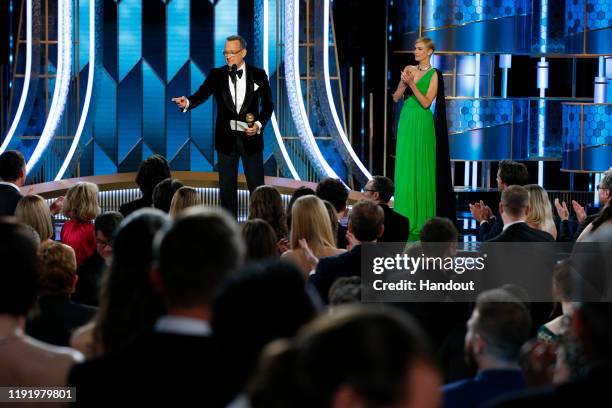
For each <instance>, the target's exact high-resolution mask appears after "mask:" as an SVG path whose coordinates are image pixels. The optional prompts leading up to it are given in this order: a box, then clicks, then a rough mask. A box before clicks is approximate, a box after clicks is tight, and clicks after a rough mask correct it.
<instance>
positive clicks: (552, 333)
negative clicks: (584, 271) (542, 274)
mask: <svg viewBox="0 0 612 408" xmlns="http://www.w3.org/2000/svg"><path fill="white" fill-rule="evenodd" d="M573 279H574V272H573V270H572V266H571V263H570V261H569V260H563V261H561V262H560V263H558V264H557V265H555V268H554V270H553V281H552V295H553V299H554V300H555V301H556V302H559V303H560V304H561V312H562V314H561V315H560V316H557V317H556V318H554V319H553V320H551V321H549V322H548V323H546V324H544V325H542V326H540V328H539V329H538V339H541V340H544V341H547V342H550V343H554V344H557V343H558V342H559V336H560V334H561V322H562V321H563V319H567V318H568V316H570V315H571V314H572V307H573V305H572V296H573V293H572V288H573ZM553 312H554V311H553Z"/></svg>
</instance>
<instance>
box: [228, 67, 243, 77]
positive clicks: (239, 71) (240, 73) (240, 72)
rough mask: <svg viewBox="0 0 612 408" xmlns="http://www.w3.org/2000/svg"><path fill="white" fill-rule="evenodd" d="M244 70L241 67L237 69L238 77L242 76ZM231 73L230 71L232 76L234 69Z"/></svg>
mask: <svg viewBox="0 0 612 408" xmlns="http://www.w3.org/2000/svg"><path fill="white" fill-rule="evenodd" d="M243 71H244V70H242V69H239V70H238V71H236V75H238V78H242V72H243ZM229 73H230V76H231V75H232V71H230V72H229Z"/></svg>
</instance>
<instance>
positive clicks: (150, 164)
mask: <svg viewBox="0 0 612 408" xmlns="http://www.w3.org/2000/svg"><path fill="white" fill-rule="evenodd" d="M167 178H170V166H169V165H168V161H167V160H166V158H165V157H164V156H162V155H159V154H154V155H152V156H149V157H148V158H147V159H146V160H144V161H143V162H142V163H140V166H139V167H138V174H137V175H136V184H137V185H138V187H139V188H140V191H142V195H143V196H144V197H148V198H149V199H150V198H151V195H152V194H153V189H154V188H155V186H156V185H157V184H158V183H159V182H160V181H162V180H164V179H167Z"/></svg>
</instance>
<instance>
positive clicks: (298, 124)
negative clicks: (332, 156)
mask: <svg viewBox="0 0 612 408" xmlns="http://www.w3.org/2000/svg"><path fill="white" fill-rule="evenodd" d="M285 27H286V31H285V77H286V79H285V84H286V86H287V98H288V99H289V107H290V109H291V116H292V117H293V122H294V124H295V128H296V130H297V133H298V136H299V137H300V140H301V141H302V143H303V145H304V148H305V149H306V153H307V154H308V157H309V159H310V160H311V163H312V165H313V166H314V167H315V169H316V170H317V172H318V173H319V174H320V175H322V176H324V177H333V178H339V177H338V175H337V174H336V172H335V171H334V170H333V169H332V168H331V167H330V165H329V164H328V163H327V161H326V160H325V159H324V158H323V155H322V154H321V151H320V150H319V146H317V142H316V140H315V138H314V135H313V134H312V129H311V128H310V123H309V122H308V116H307V115H306V108H305V107H304V100H303V98H302V86H301V83H300V52H299V46H300V45H299V42H300V41H299V39H300V36H299V33H300V31H299V30H300V3H299V0H286V2H285Z"/></svg>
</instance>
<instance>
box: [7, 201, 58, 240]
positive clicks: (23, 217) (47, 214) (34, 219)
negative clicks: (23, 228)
mask: <svg viewBox="0 0 612 408" xmlns="http://www.w3.org/2000/svg"><path fill="white" fill-rule="evenodd" d="M15 217H16V218H17V220H18V221H19V222H21V223H23V224H26V225H29V226H31V227H32V228H34V231H36V232H37V233H38V236H39V237H40V241H41V242H44V241H46V240H48V239H51V238H52V237H53V220H52V219H51V211H49V206H48V205H47V203H46V201H45V199H44V198H42V197H41V196H39V195H35V194H32V195H26V196H24V197H22V198H21V200H19V202H18V203H17V208H15Z"/></svg>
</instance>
